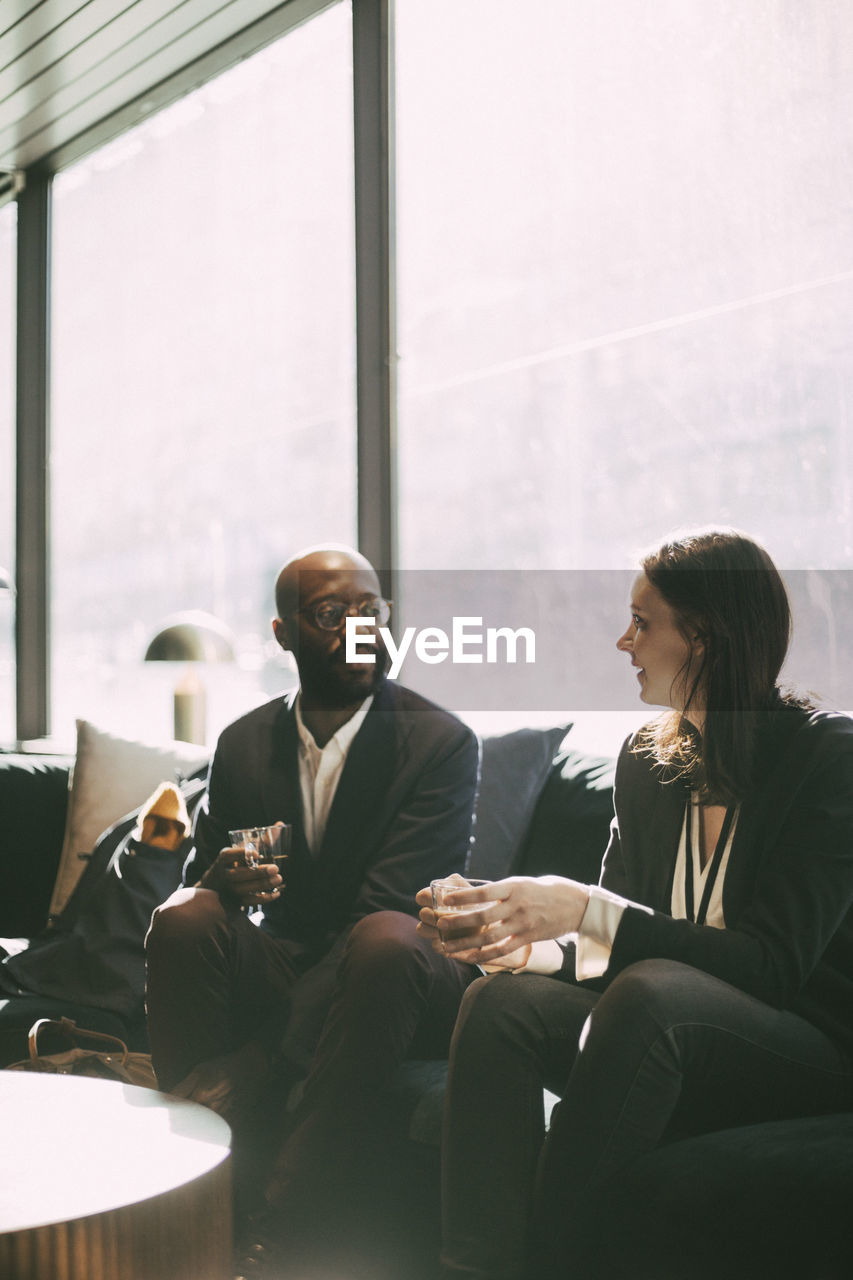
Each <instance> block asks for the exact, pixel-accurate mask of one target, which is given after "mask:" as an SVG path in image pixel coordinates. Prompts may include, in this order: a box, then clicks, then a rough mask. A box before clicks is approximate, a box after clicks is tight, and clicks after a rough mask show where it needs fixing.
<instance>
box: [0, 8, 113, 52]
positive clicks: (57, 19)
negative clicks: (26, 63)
mask: <svg viewBox="0 0 853 1280" xmlns="http://www.w3.org/2000/svg"><path fill="white" fill-rule="evenodd" d="M2 3H3V0H0V4H2ZM90 3H91V0H87V3H84V4H81V2H80V0H45V2H44V3H42V4H39V5H35V6H32V7H31V12H30V13H29V14H28V15H27V16H26V17H24V18H20V14H19V15H18V18H20V21H18V20H17V19H16V20H12V19H9V20H6V19H5V18H4V17H3V15H2V11H0V31H2V35H0V67H5V66H8V65H9V63H10V62H14V61H15V59H16V58H20V57H22V56H23V55H24V54H25V53H26V52H27V51H28V50H29V49H32V48H33V46H34V45H37V44H38V42H39V41H40V40H44V38H45V37H46V36H49V35H50V33H51V32H52V31H55V30H56V29H57V27H60V26H61V25H62V23H63V22H65V21H66V20H67V19H68V18H70V17H72V15H73V14H75V13H77V12H78V11H80V10H83V9H88V8H89V7H90ZM14 7H15V8H21V7H22V6H20V5H17V6H14ZM116 7H119V6H116Z"/></svg>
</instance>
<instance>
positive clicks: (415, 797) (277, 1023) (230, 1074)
mask: <svg viewBox="0 0 853 1280" xmlns="http://www.w3.org/2000/svg"><path fill="white" fill-rule="evenodd" d="M276 609H277V613H278V616H277V617H276V618H275V619H274V621H273V631H274V634H275V637H276V640H277V641H278V643H279V644H280V645H281V647H282V648H283V649H285V650H287V651H289V652H290V653H292V654H293V656H294V658H295V661H296V665H297V669H298V672H299V688H298V690H297V691H296V692H295V693H294V694H292V695H291V696H289V697H287V698H277V699H275V700H273V701H272V702H270V703H267V704H266V705H265V706H262V707H258V708H256V709H255V710H253V711H250V712H249V713H248V714H247V715H245V716H243V717H242V718H241V719H239V720H237V721H236V722H235V723H234V724H232V725H229V726H228V728H227V729H225V731H224V732H223V733H222V735H221V737H220V739H219V742H218V744H217V747H216V751H215V754H214V757H213V761H212V764H211V770H210V779H209V788H208V797H207V803H206V807H205V808H204V810H203V811H202V812H201V813H200V815H199V817H198V819H197V822H196V829H195V853H194V855H193V857H192V858H191V859H190V861H189V862H188V864H187V867H186V868H185V874H184V882H185V885H186V886H187V887H185V888H183V889H179V890H178V891H177V892H176V893H175V894H173V895H172V897H171V898H170V899H169V900H168V901H167V902H166V903H165V904H164V905H163V906H162V907H160V908H159V909H158V910H157V912H156V913H155V915H154V918H153V920H152V925H151V929H150V932H149V936H148V940H147V951H148V993H147V1005H148V1023H149V1034H150V1040H151V1050H152V1054H153V1058H154V1066H155V1069H156V1072H157V1076H158V1080H159V1083H160V1086H161V1088H163V1089H164V1090H167V1091H170V1092H172V1093H178V1094H180V1095H182V1096H185V1097H190V1098H193V1099H195V1100H197V1101H201V1102H203V1103H205V1104H207V1105H209V1106H211V1107H213V1108H214V1109H215V1110H217V1111H219V1112H220V1113H221V1114H223V1115H224V1116H225V1117H226V1118H227V1119H228V1120H229V1121H230V1122H231V1123H232V1124H233V1125H234V1127H235V1130H236V1132H237V1134H238V1138H239V1133H240V1129H241V1126H242V1125H244V1124H246V1125H247V1127H249V1126H250V1125H251V1119H252V1115H253V1113H254V1118H255V1120H257V1118H258V1114H259V1108H262V1109H264V1110H265V1111H266V1112H267V1113H268V1122H269V1124H270V1125H274V1124H275V1123H276V1121H277V1120H278V1119H280V1118H281V1116H283V1115H284V1112H285V1109H286V1108H287V1107H288V1106H289V1107H290V1108H293V1107H294V1098H295V1096H296V1095H297V1094H298V1093H299V1092H300V1091H301V1101H300V1102H299V1103H298V1105H297V1106H296V1107H295V1110H292V1113H291V1114H290V1116H289V1119H288V1123H287V1131H286V1137H285V1140H284V1141H283V1145H282V1147H281V1149H280V1151H279V1153H278V1158H277V1161H276V1163H275V1166H274V1169H273V1171H272V1173H271V1176H270V1178H269V1181H268V1183H267V1186H266V1203H267V1204H268V1205H269V1206H270V1209H271V1211H270V1213H269V1214H268V1215H267V1218H268V1222H267V1223H266V1227H267V1228H269V1231H270V1232H271V1233H272V1235H273V1236H275V1237H276V1238H277V1239H279V1240H280V1241H282V1242H283V1241H284V1239H285V1238H287V1241H288V1246H289V1247H288V1252H289V1254H290V1256H291V1257H292V1256H293V1251H292V1248H290V1246H291V1245H292V1243H293V1241H292V1238H291V1237H292V1236H293V1233H294V1230H295V1229H296V1227H297V1226H298V1227H299V1228H300V1232H301V1234H302V1235H310V1233H311V1231H314V1230H316V1229H317V1228H318V1227H322V1228H323V1229H328V1227H329V1226H330V1225H332V1224H329V1223H328V1222H322V1221H320V1219H321V1218H322V1214H323V1212H326V1214H327V1215H328V1212H329V1211H330V1210H329V1209H328V1206H329V1205H333V1204H334V1203H335V1189H336V1187H337V1191H338V1192H339V1193H343V1192H344V1191H345V1190H346V1187H347V1184H348V1182H349V1180H350V1179H351V1178H352V1177H354V1176H355V1177H357V1176H358V1171H357V1166H358V1165H359V1162H360V1161H361V1162H362V1163H363V1162H364V1161H365V1160H366V1159H367V1155H368V1150H369V1148H370V1147H371V1145H372V1144H374V1143H378V1142H380V1135H381V1133H382V1129H383V1114H384V1110H385V1105H386V1091H387V1087H388V1085H389V1084H390V1082H391V1081H392V1079H393V1077H394V1074H395V1072H396V1070H397V1068H398V1067H399V1065H400V1064H401V1063H402V1061H403V1060H404V1059H405V1058H406V1057H410V1056H411V1057H440V1056H444V1055H445V1054H446V1051H447V1047H448V1044H449V1040H450V1034H451V1032H452V1029H453V1024H454V1021H455V1018H456V1012H457V1009H458V1005H459V1001H460V999H461V997H462V994H463V991H464V989H465V987H466V986H467V984H468V982H469V981H470V980H471V978H472V977H474V976H476V971H475V970H473V969H468V968H466V967H465V966H461V965H458V964H455V963H454V962H453V961H451V960H448V959H447V958H445V957H444V956H441V955H437V954H436V953H435V952H434V951H433V950H432V948H431V947H430V946H428V945H424V943H423V941H422V940H421V939H420V938H419V937H418V935H417V933H416V925H417V911H418V908H417V904H416V903H415V894H416V892H417V890H418V889H420V888H421V887H422V886H423V885H424V884H428V883H429V881H430V880H431V879H434V878H436V877H440V876H446V875H449V874H451V873H452V872H453V871H462V870H463V869H464V864H465V858H466V855H467V850H468V845H469V841H470V836H471V825H472V814H473V808H474V799H475V792H476V784H477V770H478V749H477V743H476V739H475V737H474V735H473V734H472V733H471V731H470V730H469V729H468V728H466V726H464V725H463V724H462V723H461V722H460V721H459V720H457V719H456V718H455V717H454V716H452V715H450V714H449V713H448V712H446V711H443V710H442V709H441V708H439V707H437V706H435V705H434V704H433V703H430V702H427V701H426V700H425V699H423V698H421V697H420V696H419V695H417V694H415V693H413V692H411V691H410V690H408V689H405V688H403V687H402V686H400V685H398V684H397V683H396V682H395V681H391V680H388V679H386V671H387V668H388V654H387V652H386V650H385V646H384V644H383V641H382V636H381V634H380V632H379V629H378V628H379V626H382V625H384V624H385V623H386V622H387V621H388V618H389V614H390V608H389V604H388V602H387V601H386V600H385V599H383V597H382V594H381V590H380V586H379V581H378V578H377V576H376V573H375V572H374V570H373V568H372V566H371V565H370V564H369V562H368V561H367V560H365V559H364V557H363V556H361V555H359V554H358V553H357V552H354V551H352V550H350V549H348V548H341V547H322V548H315V549H312V550H309V551H307V552H303V553H301V554H300V555H299V556H297V557H295V558H294V559H292V560H291V561H289V562H288V563H287V564H286V565H285V566H284V568H283V569H282V571H281V573H280V574H279V577H278V580H277V583H276ZM348 617H356V618H364V620H365V622H364V624H363V626H360V627H358V628H357V630H358V639H359V643H358V646H357V649H358V660H357V661H354V662H347V661H346V642H345V640H346V619H347V618H348ZM276 822H285V823H289V824H290V825H291V827H292V845H291V852H290V855H289V857H288V860H287V864H286V868H285V877H284V882H282V878H281V876H280V875H279V873H278V871H277V870H276V868H275V867H274V866H272V865H268V866H260V867H246V866H244V865H242V861H241V859H240V857H239V854H238V851H237V850H236V849H235V848H234V847H232V846H231V845H230V842H229V838H228V832H229V831H231V830H235V829H237V828H244V827H254V826H263V825H272V824H274V823H276ZM246 908H251V909H253V910H254V911H255V914H254V915H252V916H250V915H249V914H248V913H247V910H246ZM299 1077H302V1078H303V1084H302V1085H301V1086H300V1088H299V1089H298V1090H296V1091H295V1090H294V1089H293V1087H292V1086H293V1082H294V1080H295V1079H297V1078H299ZM335 1174H337V1175H338V1176H337V1177H335V1176H334V1175H335ZM297 1205H298V1206H299V1207H298V1209H297ZM321 1206H325V1209H322V1208H321ZM309 1223H310V1230H307V1228H308V1227H309ZM270 1247H271V1246H270V1244H269V1241H268V1243H267V1253H269V1249H270ZM257 1274H258V1275H260V1274H261V1271H260V1270H258V1271H257ZM275 1274H278V1271H276V1272H275Z"/></svg>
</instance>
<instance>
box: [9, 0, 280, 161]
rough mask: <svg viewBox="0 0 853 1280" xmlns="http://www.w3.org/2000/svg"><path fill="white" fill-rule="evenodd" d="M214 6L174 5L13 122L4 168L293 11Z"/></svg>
mask: <svg viewBox="0 0 853 1280" xmlns="http://www.w3.org/2000/svg"><path fill="white" fill-rule="evenodd" d="M210 4H211V0H207V3H203V0H185V3H183V4H181V5H180V6H179V7H175V6H174V5H173V6H172V7H173V13H172V14H170V15H168V16H167V17H165V18H164V19H163V20H162V21H161V22H160V23H157V24H155V25H154V26H153V27H151V28H148V29H147V30H146V31H144V32H142V33H141V34H140V35H139V37H138V38H136V39H134V40H133V41H132V42H130V43H129V44H127V45H126V46H125V47H124V48H122V49H119V50H117V51H116V52H115V53H114V54H113V55H111V56H110V57H108V58H106V59H104V60H103V61H102V62H101V63H100V64H99V66H98V67H97V68H92V70H91V71H90V72H87V73H85V74H84V75H83V76H81V77H79V78H78V79H77V80H76V81H75V82H74V84H73V85H67V86H65V87H63V88H60V89H58V90H57V92H56V93H55V94H54V95H53V96H52V97H51V99H50V100H49V101H46V102H43V103H42V104H40V105H39V106H38V107H37V108H36V109H35V110H32V111H30V112H28V113H27V114H26V115H25V116H24V117H23V118H19V119H13V120H11V121H8V122H7V123H6V126H5V127H4V128H3V129H2V130H1V131H0V165H10V167H11V166H12V165H14V166H16V167H19V168H22V167H27V166H28V165H30V164H34V163H36V162H37V161H38V160H40V159H41V158H42V157H43V156H45V155H46V154H47V153H49V152H51V151H53V150H54V149H56V148H58V147H60V146H63V145H64V144H66V143H67V142H68V141H69V140H70V139H71V138H73V137H74V136H75V135H76V134H78V133H82V132H84V131H86V130H88V129H90V128H91V127H92V126H93V125H95V124H96V123H97V122H98V121H99V120H101V119H102V118H104V117H106V116H109V115H111V114H112V113H114V112H116V111H119V110H121V108H122V107H124V106H125V105H126V104H127V103H129V102H131V101H132V100H133V99H135V98H137V97H140V96H143V95H145V94H146V93H147V92H148V91H150V90H151V89H152V88H153V87H154V86H156V85H158V84H159V83H160V82H161V81H162V80H166V79H167V78H168V77H170V76H172V75H174V74H175V73H176V72H178V71H180V70H181V69H182V68H183V67H186V66H187V65H188V64H191V63H193V62H195V61H196V60H197V59H199V58H201V57H202V56H204V55H205V54H207V53H208V52H209V51H211V50H212V49H214V48H215V47H216V46H218V45H220V44H222V43H223V42H225V41H227V40H228V39H229V38H230V37H232V36H234V35H235V34H236V33H237V32H239V31H240V30H241V29H242V28H244V27H248V26H250V25H251V24H252V23H253V22H255V21H257V20H258V19H259V18H262V17H264V16H265V15H267V14H269V13H270V11H271V10H276V9H282V8H284V7H289V6H283V5H280V4H279V5H275V4H271V3H270V0H230V2H229V3H226V4H225V5H224V6H222V7H220V8H219V9H217V11H216V12H215V13H213V14H211V12H210ZM293 7H294V9H298V8H301V7H302V6H300V5H298V4H296V5H294V6H293ZM182 12H183V13H184V17H185V18H186V15H187V14H190V15H192V16H194V17H195V18H196V19H200V20H197V21H195V22H194V24H193V25H192V26H191V27H190V29H186V24H185V22H182V21H180V20H179V18H180V14H181V13H182ZM202 14H203V15H204V16H203V17H201V15H202Z"/></svg>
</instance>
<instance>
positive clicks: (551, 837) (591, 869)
mask: <svg viewBox="0 0 853 1280" xmlns="http://www.w3.org/2000/svg"><path fill="white" fill-rule="evenodd" d="M615 772H616V761H615V759H612V758H610V757H609V756H590V755H586V754H584V753H583V752H580V751H572V750H571V749H569V748H565V749H564V750H562V751H560V753H559V754H558V755H557V757H556V759H555V760H554V763H553V766H552V768H551V770H550V772H549V775H548V778H547V780H546V782H545V785H544V786H543V788H542V792H541V794H540V796H539V802H538V804H537V805H536V809H535V812H534V814H533V818H532V821H531V823H530V827H529V829H528V832H527V836H526V838H525V840H524V843H523V846H522V849H521V856H520V858H519V870H520V871H523V873H524V874H525V875H528V876H545V875H552V876H568V878H569V879H570V880H579V881H580V882H581V884H597V883H598V877H599V873H600V871H601V860H602V858H603V857H604V851H605V849H606V848H607V839H608V836H609V834H610V821H611V819H612V817H613V778H614V774H615Z"/></svg>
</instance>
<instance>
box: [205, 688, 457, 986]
mask: <svg viewBox="0 0 853 1280" xmlns="http://www.w3.org/2000/svg"><path fill="white" fill-rule="evenodd" d="M294 702H295V694H292V695H290V697H288V698H287V699H284V698H277V699H275V700H274V701H272V702H269V703H267V704H266V705H265V706H262V707H257V708H256V709H255V710H253V711H250V712H249V713H248V714H247V715H245V716H243V717H241V719H239V720H237V721H235V722H234V723H233V724H231V725H229V726H228V728H227V729H225V730H224V732H223V733H222V735H221V737H220V739H219V742H218V744H217V747H216V751H215V753H214V757H213V761H212V763H211V769H210V780H209V787H208V797H207V803H206V806H205V807H204V808H203V810H202V811H201V812H200V813H199V815H198V818H197V820H196V829H195V842H196V852H195V854H194V856H193V857H192V858H191V859H190V860H189V861H188V863H187V866H186V867H185V869H184V882H185V883H186V884H193V883H195V882H196V881H197V880H198V879H199V877H200V876H201V875H202V874H203V872H204V871H205V870H206V869H207V867H208V866H209V865H210V864H211V862H213V860H214V859H215V857H216V855H217V853H218V852H219V850H220V849H222V848H224V847H225V846H226V845H228V844H229V840H228V832H229V830H234V829H236V828H239V827H251V826H261V825H268V824H271V823H274V822H279V821H281V822H289V823H291V824H292V826H293V847H292V851H291V854H290V857H289V859H288V863H287V867H286V870H285V887H284V889H283V890H282V894H281V897H280V898H279V899H278V901H276V902H274V903H272V904H271V905H270V906H269V907H268V908H265V910H264V921H263V926H262V927H263V928H264V929H266V930H267V931H268V932H270V933H272V934H274V935H275V936H277V937H280V938H286V939H289V940H291V941H292V942H293V943H294V944H296V945H295V948H294V950H295V952H296V953H298V954H299V955H301V957H302V961H301V963H302V965H303V966H306V965H310V964H313V963H316V961H317V960H318V959H319V958H320V957H321V956H323V955H324V954H326V953H327V952H328V951H329V950H330V948H331V947H332V946H333V944H334V943H335V942H336V941H340V939H341V935H342V934H343V933H348V931H349V927H350V926H351V925H352V924H354V923H355V921H356V920H358V919H359V918H360V917H361V916H364V915H366V914H368V913H369V912H373V911H380V910H385V909H388V910H395V911H403V912H406V913H407V914H409V915H412V916H416V915H417V912H418V908H417V905H416V903H415V900H414V895H415V893H416V892H417V891H418V889H420V888H423V886H424V885H426V884H429V882H430V880H431V879H434V878H436V877H439V876H445V875H450V874H451V873H452V872H453V871H460V872H461V871H462V870H463V869H464V865H465V859H466V856H467V853H468V845H469V842H470V839H471V827H472V816H473V810H474V800H475V793H476V786H477V770H478V747H477V740H476V738H475V736H474V734H473V733H472V732H471V730H470V729H468V728H467V727H466V726H465V725H463V724H462V722H461V721H460V720H457V719H456V717H455V716H452V715H450V714H449V713H448V712H446V711H443V710H442V709H441V708H440V707H437V706H435V704H434V703H431V702H428V701H426V699H424V698H421V697H420V696H419V695H418V694H416V693H413V692H412V691H411V690H409V689H405V688H402V687H401V686H400V685H397V684H395V683H393V682H391V681H384V682H383V683H382V684H381V685H380V687H379V689H378V691H377V693H376V695H375V697H374V700H373V704H372V705H371V707H370V710H369V711H368V713H367V715H366V717H365V719H364V723H363V724H362V726H361V728H360V729H359V731H358V733H357V734H356V736H355V738H354V740H353V742H352V744H351V746H350V750H349V753H348V755H347V759H346V763H345V765H344V768H343V771H342V774H341V778H340V781H339V784H338V788H337V791H336V792H335V797H334V800H333V802H332V807H331V811H330V813H329V819H328V823H327V826H326V831H325V835H324V837H323V841H322V845H321V847H320V849H319V850H318V851H317V853H316V854H315V855H314V856H313V857H312V855H311V853H310V851H309V849H308V846H307V844H306V840H305V831H304V824H303V819H302V799H301V792H300V786H299V766H298V734H297V728H296V716H295V713H294ZM336 950H337V948H336Z"/></svg>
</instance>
